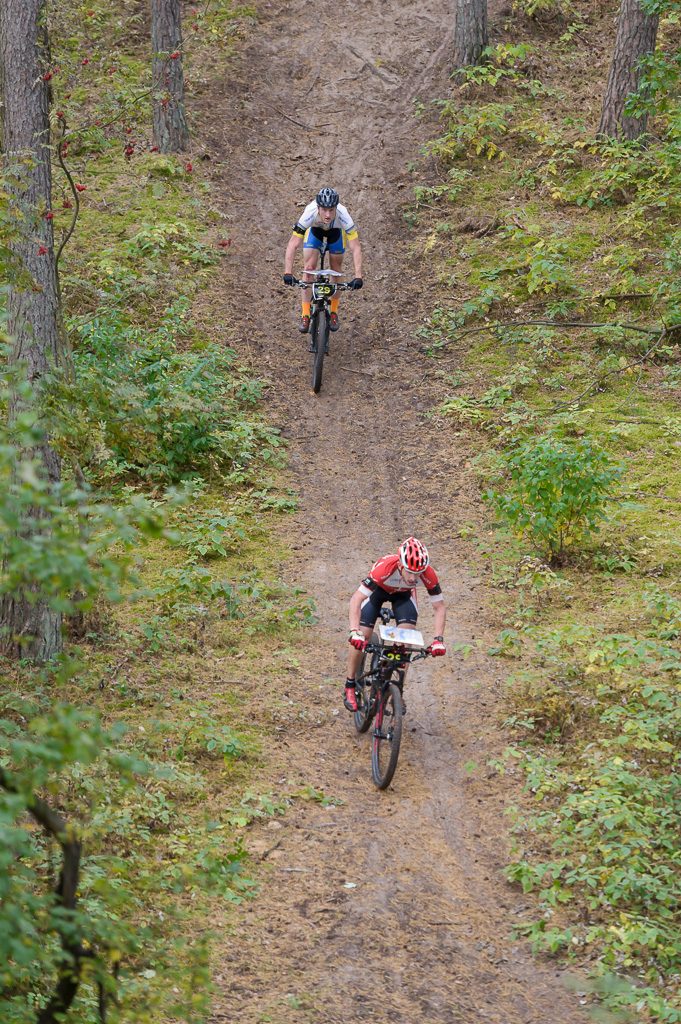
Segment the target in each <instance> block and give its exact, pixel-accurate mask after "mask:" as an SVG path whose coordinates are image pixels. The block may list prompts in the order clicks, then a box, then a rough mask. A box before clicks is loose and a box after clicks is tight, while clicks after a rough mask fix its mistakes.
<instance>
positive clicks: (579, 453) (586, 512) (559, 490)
mask: <svg viewBox="0 0 681 1024" xmlns="http://www.w3.org/2000/svg"><path fill="white" fill-rule="evenodd" d="M503 463H504V466H505V470H506V473H507V476H508V478H509V483H510V489H509V491H508V492H507V493H501V492H499V491H495V490H488V491H487V492H486V494H485V498H486V500H487V501H489V502H490V503H491V505H492V506H493V507H494V509H495V510H496V512H497V513H498V515H499V516H500V518H501V519H502V520H504V521H505V522H506V523H508V525H509V526H510V527H511V528H512V530H513V531H514V532H515V533H516V534H518V535H519V536H521V537H522V536H525V535H529V536H530V537H531V539H532V541H533V542H534V543H535V544H536V545H537V547H538V548H540V549H541V550H542V551H543V552H545V553H546V555H547V556H548V557H549V559H551V560H557V559H560V557H561V556H562V555H563V553H564V552H565V550H566V548H568V547H575V546H577V545H579V544H581V543H583V541H584V540H585V539H586V538H587V537H588V536H589V535H591V534H593V533H594V532H595V531H596V530H598V527H599V524H600V523H601V522H602V521H603V520H604V519H605V518H606V505H607V502H608V501H609V500H610V498H611V497H612V493H613V489H614V486H615V484H616V483H617V481H618V480H619V478H620V476H621V475H622V467H621V466H619V465H617V464H615V463H613V462H612V461H611V459H610V458H609V456H608V455H607V454H606V453H605V452H604V451H602V450H601V449H599V448H597V447H596V446H595V445H594V444H593V443H592V442H591V441H588V440H586V439H582V440H579V441H575V442H567V441H560V440H558V439H557V438H555V437H553V436H552V435H550V434H547V435H545V436H544V437H540V438H539V439H537V440H534V439H532V440H529V441H521V442H519V443H516V444H515V445H514V446H513V447H512V448H511V449H510V450H509V452H508V453H505V454H504V456H503Z"/></svg>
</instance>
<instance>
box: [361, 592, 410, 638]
mask: <svg viewBox="0 0 681 1024" xmlns="http://www.w3.org/2000/svg"><path fill="white" fill-rule="evenodd" d="M386 601H390V603H391V604H392V606H393V612H394V613H395V618H396V619H397V622H398V623H400V622H409V623H413V624H414V625H416V620H417V619H418V617H419V613H418V609H417V607H416V604H415V603H414V600H413V598H412V596H411V591H410V590H406V591H401V592H400V593H397V594H389V593H388V591H387V590H381V588H380V587H376V589H375V590H372V592H371V594H370V596H369V597H367V599H366V601H363V602H362V612H361V615H360V618H359V624H360V626H370V627H371V628H373V626H374V625H375V623H376V619H377V618H378V613H379V612H380V610H381V608H382V607H383V605H384V604H385V603H386Z"/></svg>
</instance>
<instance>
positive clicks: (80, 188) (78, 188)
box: [76, 182, 87, 192]
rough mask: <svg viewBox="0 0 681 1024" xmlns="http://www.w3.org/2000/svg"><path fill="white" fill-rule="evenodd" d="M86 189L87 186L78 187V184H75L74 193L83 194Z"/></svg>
mask: <svg viewBox="0 0 681 1024" xmlns="http://www.w3.org/2000/svg"><path fill="white" fill-rule="evenodd" d="M86 189H87V185H80V184H79V183H78V182H76V192H85V191H86Z"/></svg>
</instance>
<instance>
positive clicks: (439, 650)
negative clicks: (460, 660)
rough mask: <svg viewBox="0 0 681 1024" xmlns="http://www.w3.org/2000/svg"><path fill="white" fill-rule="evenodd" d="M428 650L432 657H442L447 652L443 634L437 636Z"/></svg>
mask: <svg viewBox="0 0 681 1024" xmlns="http://www.w3.org/2000/svg"><path fill="white" fill-rule="evenodd" d="M428 650H429V651H430V656H431V657H432V658H441V657H442V656H443V654H446V653H447V648H446V647H445V645H444V642H443V640H442V637H441V636H436V637H435V639H434V640H433V642H432V644H431V645H430V647H429V648H428Z"/></svg>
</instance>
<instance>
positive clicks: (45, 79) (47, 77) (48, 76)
mask: <svg viewBox="0 0 681 1024" xmlns="http://www.w3.org/2000/svg"><path fill="white" fill-rule="evenodd" d="M51 78H52V72H51V71H46V72H45V74H44V75H43V82H49V80H50V79H51Z"/></svg>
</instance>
